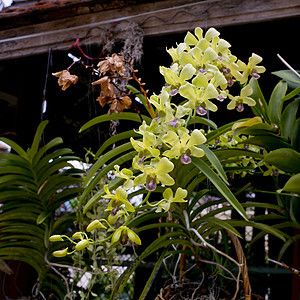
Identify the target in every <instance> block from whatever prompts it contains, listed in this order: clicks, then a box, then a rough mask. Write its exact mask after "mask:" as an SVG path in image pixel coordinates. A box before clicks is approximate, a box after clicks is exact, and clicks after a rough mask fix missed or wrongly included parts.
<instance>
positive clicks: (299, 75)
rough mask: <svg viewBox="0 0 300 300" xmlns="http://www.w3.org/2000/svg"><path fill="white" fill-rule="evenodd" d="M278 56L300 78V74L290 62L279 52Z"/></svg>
mask: <svg viewBox="0 0 300 300" xmlns="http://www.w3.org/2000/svg"><path fill="white" fill-rule="evenodd" d="M277 56H278V58H279V59H280V60H281V61H282V62H283V63H284V64H285V65H286V66H287V67H288V68H289V69H290V70H291V71H292V72H293V73H294V74H295V75H296V76H297V77H299V78H300V74H299V73H298V72H297V71H296V70H295V69H294V68H293V67H292V66H291V65H290V64H288V63H287V61H286V60H285V59H283V58H282V57H281V56H280V55H279V54H277Z"/></svg>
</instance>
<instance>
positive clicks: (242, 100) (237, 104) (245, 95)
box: [227, 84, 256, 112]
mask: <svg viewBox="0 0 300 300" xmlns="http://www.w3.org/2000/svg"><path fill="white" fill-rule="evenodd" d="M252 93H253V90H252V88H251V86H250V85H249V84H247V85H246V86H244V87H243V88H242V90H241V94H240V96H232V95H230V94H229V95H228V96H229V99H230V100H231V101H230V102H229V103H228V105H227V109H235V108H236V109H237V111H239V112H241V111H243V110H244V104H247V105H249V106H254V105H255V104H256V102H255V100H253V99H252V98H251V97H249V96H251V95H252Z"/></svg>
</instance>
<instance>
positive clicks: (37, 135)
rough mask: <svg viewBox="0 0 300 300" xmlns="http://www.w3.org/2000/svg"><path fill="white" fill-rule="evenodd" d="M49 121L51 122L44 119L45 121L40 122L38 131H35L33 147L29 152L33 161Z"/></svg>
mask: <svg viewBox="0 0 300 300" xmlns="http://www.w3.org/2000/svg"><path fill="white" fill-rule="evenodd" d="M48 123H49V121H43V122H41V123H40V124H39V126H38V128H37V130H36V132H35V135H34V138H33V142H32V145H31V148H30V150H29V153H28V154H29V159H30V161H32V158H33V157H34V155H35V154H36V152H37V151H38V148H39V144H40V141H41V137H42V134H43V132H44V129H45V127H46V126H47V124H48Z"/></svg>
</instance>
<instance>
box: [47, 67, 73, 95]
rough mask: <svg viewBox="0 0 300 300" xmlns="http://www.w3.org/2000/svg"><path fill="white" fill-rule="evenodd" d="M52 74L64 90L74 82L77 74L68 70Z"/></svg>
mask: <svg viewBox="0 0 300 300" xmlns="http://www.w3.org/2000/svg"><path fill="white" fill-rule="evenodd" d="M52 75H53V76H55V77H58V81H57V82H58V85H59V86H62V88H61V89H62V90H63V91H65V90H66V89H67V88H68V87H69V86H70V85H71V84H72V83H73V84H76V83H77V81H78V76H76V75H71V74H70V72H69V71H68V70H63V71H60V72H56V73H52Z"/></svg>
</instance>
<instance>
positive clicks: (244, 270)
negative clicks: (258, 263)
mask: <svg viewBox="0 0 300 300" xmlns="http://www.w3.org/2000/svg"><path fill="white" fill-rule="evenodd" d="M227 233H228V236H229V237H230V239H231V241H232V243H233V245H234V248H235V252H236V255H237V258H238V260H239V263H240V264H241V265H242V267H241V272H242V278H243V284H244V292H245V300H251V286H250V280H249V274H248V268H247V261H246V257H245V254H244V251H243V247H242V245H241V243H240V241H239V239H238V237H237V236H236V235H234V234H233V233H232V232H230V231H227Z"/></svg>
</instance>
